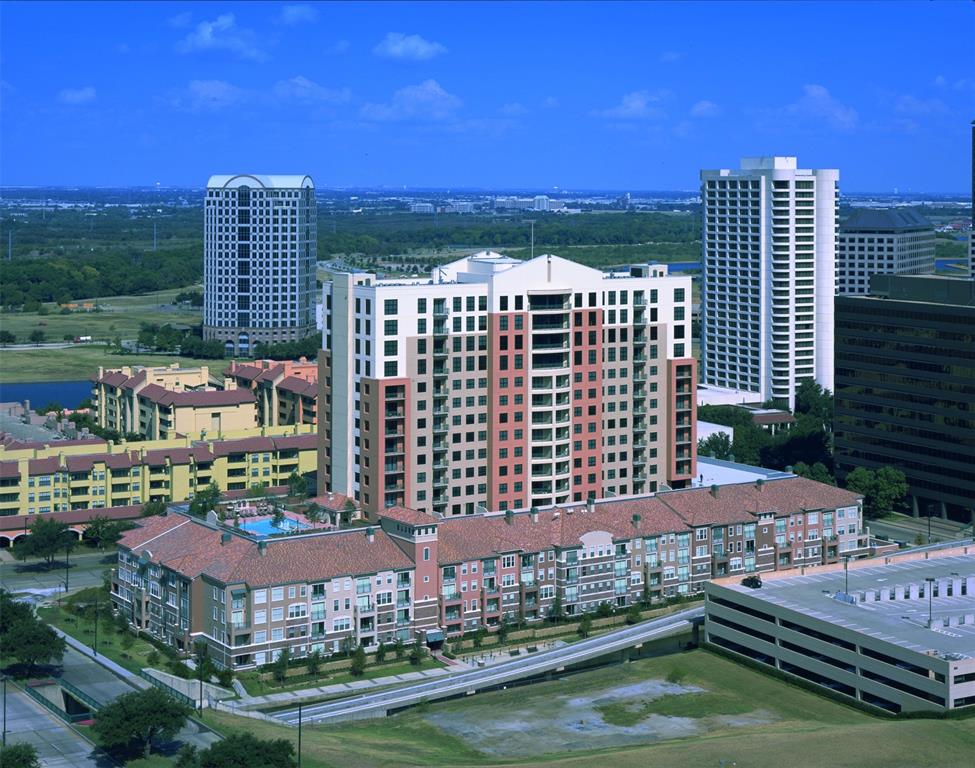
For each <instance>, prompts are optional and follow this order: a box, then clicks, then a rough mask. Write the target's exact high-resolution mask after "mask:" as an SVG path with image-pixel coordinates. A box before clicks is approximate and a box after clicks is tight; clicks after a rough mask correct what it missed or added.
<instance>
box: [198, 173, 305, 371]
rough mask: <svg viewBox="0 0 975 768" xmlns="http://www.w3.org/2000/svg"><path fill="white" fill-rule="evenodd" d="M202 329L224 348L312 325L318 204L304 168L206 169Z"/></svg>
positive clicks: (241, 347) (234, 349)
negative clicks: (270, 171) (272, 171)
mask: <svg viewBox="0 0 975 768" xmlns="http://www.w3.org/2000/svg"><path fill="white" fill-rule="evenodd" d="M204 209H205V211H204V218H205V225H204V255H203V285H204V289H203V337H204V338H205V339H218V340H220V341H222V342H224V344H225V345H226V348H227V351H228V353H230V354H239V355H251V354H253V352H254V345H255V344H257V343H258V342H263V343H266V344H274V343H278V342H284V341H300V340H301V339H304V338H306V337H308V336H310V335H312V334H313V333H314V332H315V296H316V291H315V264H316V261H317V258H316V253H317V242H318V234H317V225H316V221H317V209H316V207H315V184H314V182H312V180H311V177H310V176H252V175H250V174H240V175H237V176H211V177H210V181H209V182H208V183H207V192H206V201H205V205H204Z"/></svg>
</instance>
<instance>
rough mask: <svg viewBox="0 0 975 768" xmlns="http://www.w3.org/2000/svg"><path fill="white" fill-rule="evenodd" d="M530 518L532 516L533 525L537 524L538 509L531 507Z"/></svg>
mask: <svg viewBox="0 0 975 768" xmlns="http://www.w3.org/2000/svg"><path fill="white" fill-rule="evenodd" d="M531 516H532V522H533V523H537V522H538V507H532V508H531Z"/></svg>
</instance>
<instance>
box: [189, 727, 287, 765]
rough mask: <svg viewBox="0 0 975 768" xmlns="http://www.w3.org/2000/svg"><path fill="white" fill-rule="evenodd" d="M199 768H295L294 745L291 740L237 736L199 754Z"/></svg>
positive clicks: (237, 734)
mask: <svg viewBox="0 0 975 768" xmlns="http://www.w3.org/2000/svg"><path fill="white" fill-rule="evenodd" d="M197 760H198V763H197V765H198V766H199V768H295V766H296V765H297V764H298V763H297V762H296V760H295V748H294V745H293V744H292V743H291V742H290V741H288V740H287V739H273V740H272V739H259V738H257V737H256V736H253V735H252V734H250V733H247V732H246V731H245V732H240V733H234V734H233V735H232V736H231V737H230V738H228V739H224V740H222V741H217V742H215V743H213V744H211V745H210V746H209V747H207V748H206V749H204V750H203V751H202V752H200V753H199V754H198V757H197Z"/></svg>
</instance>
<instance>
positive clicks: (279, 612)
mask: <svg viewBox="0 0 975 768" xmlns="http://www.w3.org/2000/svg"><path fill="white" fill-rule="evenodd" d="M283 619H284V607H283V606H282V607H279V608H272V609H271V621H282V620H283Z"/></svg>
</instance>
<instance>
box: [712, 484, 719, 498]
mask: <svg viewBox="0 0 975 768" xmlns="http://www.w3.org/2000/svg"><path fill="white" fill-rule="evenodd" d="M711 495H712V496H714V498H718V486H717V485H712V486H711Z"/></svg>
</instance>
